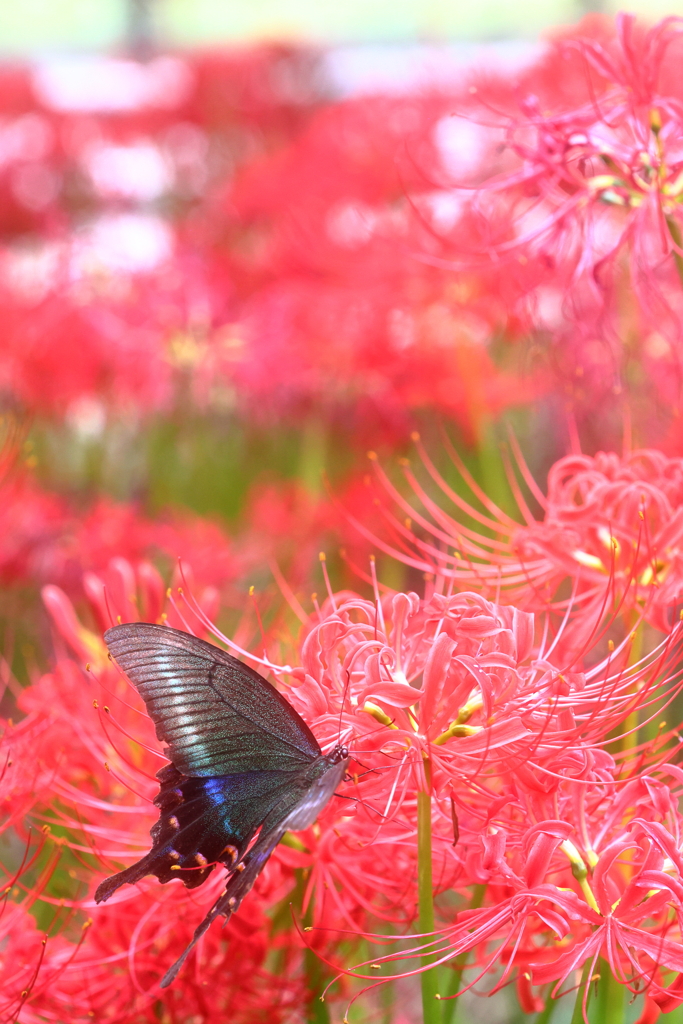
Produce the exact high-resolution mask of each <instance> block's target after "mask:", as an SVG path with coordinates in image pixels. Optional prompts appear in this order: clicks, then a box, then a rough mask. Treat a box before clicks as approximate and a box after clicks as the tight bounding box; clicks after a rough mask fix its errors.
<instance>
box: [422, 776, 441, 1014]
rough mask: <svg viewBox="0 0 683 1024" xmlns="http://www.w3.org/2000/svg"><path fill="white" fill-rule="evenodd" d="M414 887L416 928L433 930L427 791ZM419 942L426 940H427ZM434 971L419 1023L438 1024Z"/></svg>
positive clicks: (425, 983)
mask: <svg viewBox="0 0 683 1024" xmlns="http://www.w3.org/2000/svg"><path fill="white" fill-rule="evenodd" d="M430 769H431V766H430V763H429V761H428V760H425V776H426V777H427V785H428V786H430V787H431V770H430ZM417 889H418V908H419V912H420V917H419V922H420V931H421V932H422V933H429V932H433V931H434V893H433V890H432V795H431V792H427V793H423V792H420V793H418V794H417ZM423 941H425V942H428V941H429V939H424V940H423ZM433 959H434V954H433V953H431V954H427V955H426V956H423V957H422V965H423V967H426V966H427V965H428V964H430V963H432V961H433ZM438 977H439V976H438V971H437V970H431V971H424V972H423V973H422V974H421V975H420V980H421V983H422V1020H423V1024H441V1006H440V1004H439V1001H438V999H437V995H438V992H439V984H438Z"/></svg>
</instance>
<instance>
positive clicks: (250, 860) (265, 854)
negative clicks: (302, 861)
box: [100, 829, 285, 988]
mask: <svg viewBox="0 0 683 1024" xmlns="http://www.w3.org/2000/svg"><path fill="white" fill-rule="evenodd" d="M284 833H285V830H284V829H277V830H276V831H275V832H268V833H267V834H266V835H265V836H263V835H262V836H260V837H259V839H258V842H256V843H254V845H253V847H252V848H251V850H250V851H249V853H247V855H246V856H245V857H244V859H243V860H242V862H241V863H242V864H244V868H243V870H241V871H238V870H235V871H234V872H233V873H232V875H231V876H230V878H229V880H228V884H227V885H226V887H225V889H224V890H223V892H222V893H221V895H220V897H219V898H218V900H217V901H216V903H214V905H213V907H212V908H211V910H210V911H209V913H208V914H207V915H206V917H205V918H204V920H203V921H202V923H201V924H200V925H199V927H198V928H197V929H196V930H195V933H194V935H193V936H192V941H191V942H190V944H189V946H188V947H187V949H185V951H184V952H183V954H182V956H180V957H179V958H178V959H177V960H176V962H175V963H174V964H173V965H172V966H171V967H169V969H168V970H167V971H166V974H165V975H164V976H163V978H162V980H161V987H162V988H168V986H169V985H170V984H172V982H173V981H175V979H176V977H177V975H178V972H179V971H180V968H181V967H182V966H183V964H184V963H185V961H186V959H187V957H188V955H189V954H190V953H191V952H192V950H193V949H194V947H195V946H196V944H197V943H198V942H199V940H200V939H201V937H202V935H204V933H205V932H206V931H207V930H208V929H209V928H210V927H211V924H212V923H213V922H214V921H215V920H216V918H217V917H220V916H221V915H223V916H224V917H225V918H226V920H227V919H229V918H230V917H232V915H233V914H234V913H235V911H236V910H237V909H238V908H239V905H240V903H241V902H242V900H243V899H244V897H245V896H246V895H247V893H248V892H249V890H250V889H251V887H252V885H253V884H254V882H255V881H256V879H257V878H258V876H259V875H260V874H261V871H262V870H263V868H264V867H265V864H266V861H267V860H268V858H269V857H270V855H271V853H272V852H273V850H274V849H275V847H276V846H277V844H278V843H279V842H280V840H281V839H282V836H283V835H284ZM122 873H125V872H122ZM116 877H118V876H116ZM110 881H113V879H110ZM103 884H104V883H103ZM100 888H101V887H100Z"/></svg>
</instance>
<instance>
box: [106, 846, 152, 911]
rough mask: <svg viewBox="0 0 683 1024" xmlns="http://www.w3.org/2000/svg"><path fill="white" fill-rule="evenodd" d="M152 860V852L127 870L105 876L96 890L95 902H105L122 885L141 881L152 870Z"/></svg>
mask: <svg viewBox="0 0 683 1024" xmlns="http://www.w3.org/2000/svg"><path fill="white" fill-rule="evenodd" d="M151 860H152V857H151V854H148V855H147V856H146V857H143V858H142V860H139V861H138V862H137V864H133V865H132V866H131V867H129V868H126V869H125V871H119V873H118V874H117V875H112V876H111V878H105V880H104V881H103V882H101V883H100V884H99V885H98V886H97V889H96V890H95V903H105V902H106V900H108V899H109V897H110V896H113V895H114V893H115V892H116V890H117V889H119V888H120V887H121V886H122V885H126V884H129V885H133V884H134V883H135V882H139V881H140V879H141V878H144V877H145V875H148V874H149V873H150V871H151V870H152V865H151Z"/></svg>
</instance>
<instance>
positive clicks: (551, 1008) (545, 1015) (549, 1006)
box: [534, 986, 559, 1024]
mask: <svg viewBox="0 0 683 1024" xmlns="http://www.w3.org/2000/svg"><path fill="white" fill-rule="evenodd" d="M551 991H552V986H551ZM558 1001H559V1000H557V999H553V997H552V996H551V995H550V994H548V998H547V999H546V1001H545V1006H544V1007H543V1009H542V1010H541V1012H540V1013H539V1015H538V1017H537V1018H536V1020H535V1021H534V1024H548V1021H549V1020H550V1018H551V1017H552V1015H553V1014H554V1013H555V1010H556V1008H557V1004H558Z"/></svg>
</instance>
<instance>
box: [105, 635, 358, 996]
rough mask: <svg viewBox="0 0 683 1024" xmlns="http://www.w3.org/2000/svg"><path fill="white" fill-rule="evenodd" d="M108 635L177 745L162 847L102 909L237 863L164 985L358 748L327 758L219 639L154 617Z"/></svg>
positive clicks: (108, 885) (162, 735) (166, 788)
mask: <svg viewBox="0 0 683 1024" xmlns="http://www.w3.org/2000/svg"><path fill="white" fill-rule="evenodd" d="M104 639H105V641H106V643H107V646H108V647H109V650H110V652H111V654H112V656H113V657H114V658H115V660H116V661H117V662H118V664H119V665H120V666H121V668H122V669H123V671H124V672H125V673H126V675H127V676H128V678H129V679H130V680H131V682H132V683H133V684H134V686H135V688H136V689H137V690H138V692H139V693H140V695H141V696H142V698H143V700H144V702H145V704H146V706H147V711H148V712H149V715H150V717H151V719H152V721H153V722H154V724H155V726H156V731H157V736H158V737H159V739H160V740H162V741H163V742H165V743H167V744H168V746H167V749H166V750H165V753H166V755H167V757H168V758H169V760H170V761H171V764H168V765H166V766H165V767H163V768H162V769H161V771H159V772H158V773H157V778H158V779H159V783H160V790H159V793H158V795H157V797H156V798H155V800H154V803H155V804H156V806H157V807H158V808H159V812H160V813H159V820H158V821H157V822H156V823H155V824H154V825H153V826H152V830H151V836H152V840H153V845H152V849H151V850H150V852H149V853H148V854H147V856H146V857H143V858H142V860H140V861H138V863H137V864H133V866H132V867H130V868H127V869H126V870H125V871H120V872H119V874H118V875H113V876H112V877H111V878H108V879H107V880H106V881H104V882H102V884H101V885H100V886H99V887H98V889H97V892H96V893H95V900H96V902H97V903H102V902H103V901H104V900H108V899H109V897H110V896H111V895H112V894H113V893H114V892H116V890H117V889H118V888H119V886H121V885H124V884H125V883H126V882H137V881H139V880H140V879H141V878H142V877H143V876H144V875H156V876H157V878H158V879H159V881H160V882H169V881H171V879H173V878H180V879H182V881H183V882H184V883H185V885H186V886H187V887H188V888H189V889H192V888H194V887H195V886H197V885H200V884H201V883H202V882H203V881H204V880H205V878H206V877H207V876H208V875H209V873H210V872H211V871H212V870H213V868H214V867H215V865H216V864H217V863H221V864H224V865H225V866H226V867H227V868H228V876H227V880H226V886H225V889H224V891H223V892H222V893H221V895H220V897H219V899H218V901H217V902H216V903H215V904H214V906H213V907H212V908H211V910H210V911H209V913H208V914H207V915H206V917H205V918H204V920H203V921H202V923H201V924H200V925H199V927H198V928H197V930H196V931H195V933H194V937H193V939H192V942H191V943H190V945H189V946H188V947H187V949H186V950H185V952H184V953H183V955H182V956H181V957H180V959H179V960H177V961H176V963H175V964H173V966H172V967H171V968H170V969H169V970H168V971H167V972H166V974H165V975H164V977H163V980H162V982H161V985H162V988H165V987H166V986H167V985H170V984H171V982H172V981H173V979H174V978H175V977H176V975H177V973H178V971H179V970H180V968H181V966H182V965H183V963H184V961H185V958H186V957H187V955H188V953H189V952H190V950H191V949H192V948H193V946H194V945H195V943H196V942H197V940H198V939H199V938H200V937H201V936H202V935H203V934H204V932H205V931H206V930H207V928H208V927H209V926H210V924H211V922H212V921H213V920H214V919H215V918H216V917H218V916H219V915H221V914H223V915H224V916H225V917H230V915H231V914H233V913H234V912H235V911H236V910H237V908H238V907H239V905H240V903H241V902H242V900H243V899H244V897H245V895H246V894H247V893H248V892H249V890H250V889H251V887H252V885H253V884H254V882H255V880H256V878H257V877H258V875H259V872H260V871H261V870H262V868H263V866H264V865H265V863H266V861H267V860H268V858H269V857H270V855H271V853H272V852H273V850H274V848H275V847H276V846H277V844H278V843H279V842H280V840H281V839H282V836H283V835H284V833H285V832H286V831H287V830H288V829H292V830H297V829H304V828H308V827H309V825H312V824H313V822H314V821H315V819H316V817H317V816H318V813H319V812H320V811H321V810H322V808H323V807H324V806H325V805H326V804H327V802H328V801H329V799H330V798H331V796H332V794H333V793H334V791H335V789H336V787H337V785H338V784H339V782H340V780H341V779H342V777H343V775H344V772H345V770H346V766H347V764H348V756H349V752H348V750H347V749H346V747H343V746H339V745H338V746H336V747H335V748H334V749H333V750H332V751H331V752H330V753H329V754H323V753H322V751H321V750H320V747H319V746H318V742H317V740H316V738H315V736H314V735H313V733H312V732H311V730H310V729H309V728H308V726H307V725H306V723H305V722H304V721H303V720H302V719H301V718H300V717H299V715H298V714H297V713H296V711H295V710H294V708H293V707H292V706H291V705H290V704H289V703H288V702H287V701H286V700H285V698H284V697H283V696H282V694H280V693H278V691H277V690H276V689H275V687H274V686H271V685H270V683H268V682H267V681H266V680H265V679H264V678H263V677H262V676H260V675H259V674H258V672H255V671H254V670H253V669H251V668H248V667H247V666H246V665H243V664H242V662H241V661H238V660H237V659H236V658H233V657H231V656H230V655H229V654H226V652H225V651H222V650H220V649H219V648H218V647H214V646H213V644H209V643H206V642H205V641H204V640H198V639H197V637H195V636H191V635H190V634H189V633H183V632H182V631H181V630H179V629H171V628H170V627H169V626H157V625H153V624H152V623H148V622H132V623H127V624H124V625H121V626H114V627H113V629H108V630H107V632H106V633H105V634H104ZM259 829H260V831H259ZM257 832H258V838H257V839H256V842H255V843H253V845H251V846H250V844H251V843H252V840H253V839H254V836H255V835H256V833H257Z"/></svg>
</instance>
